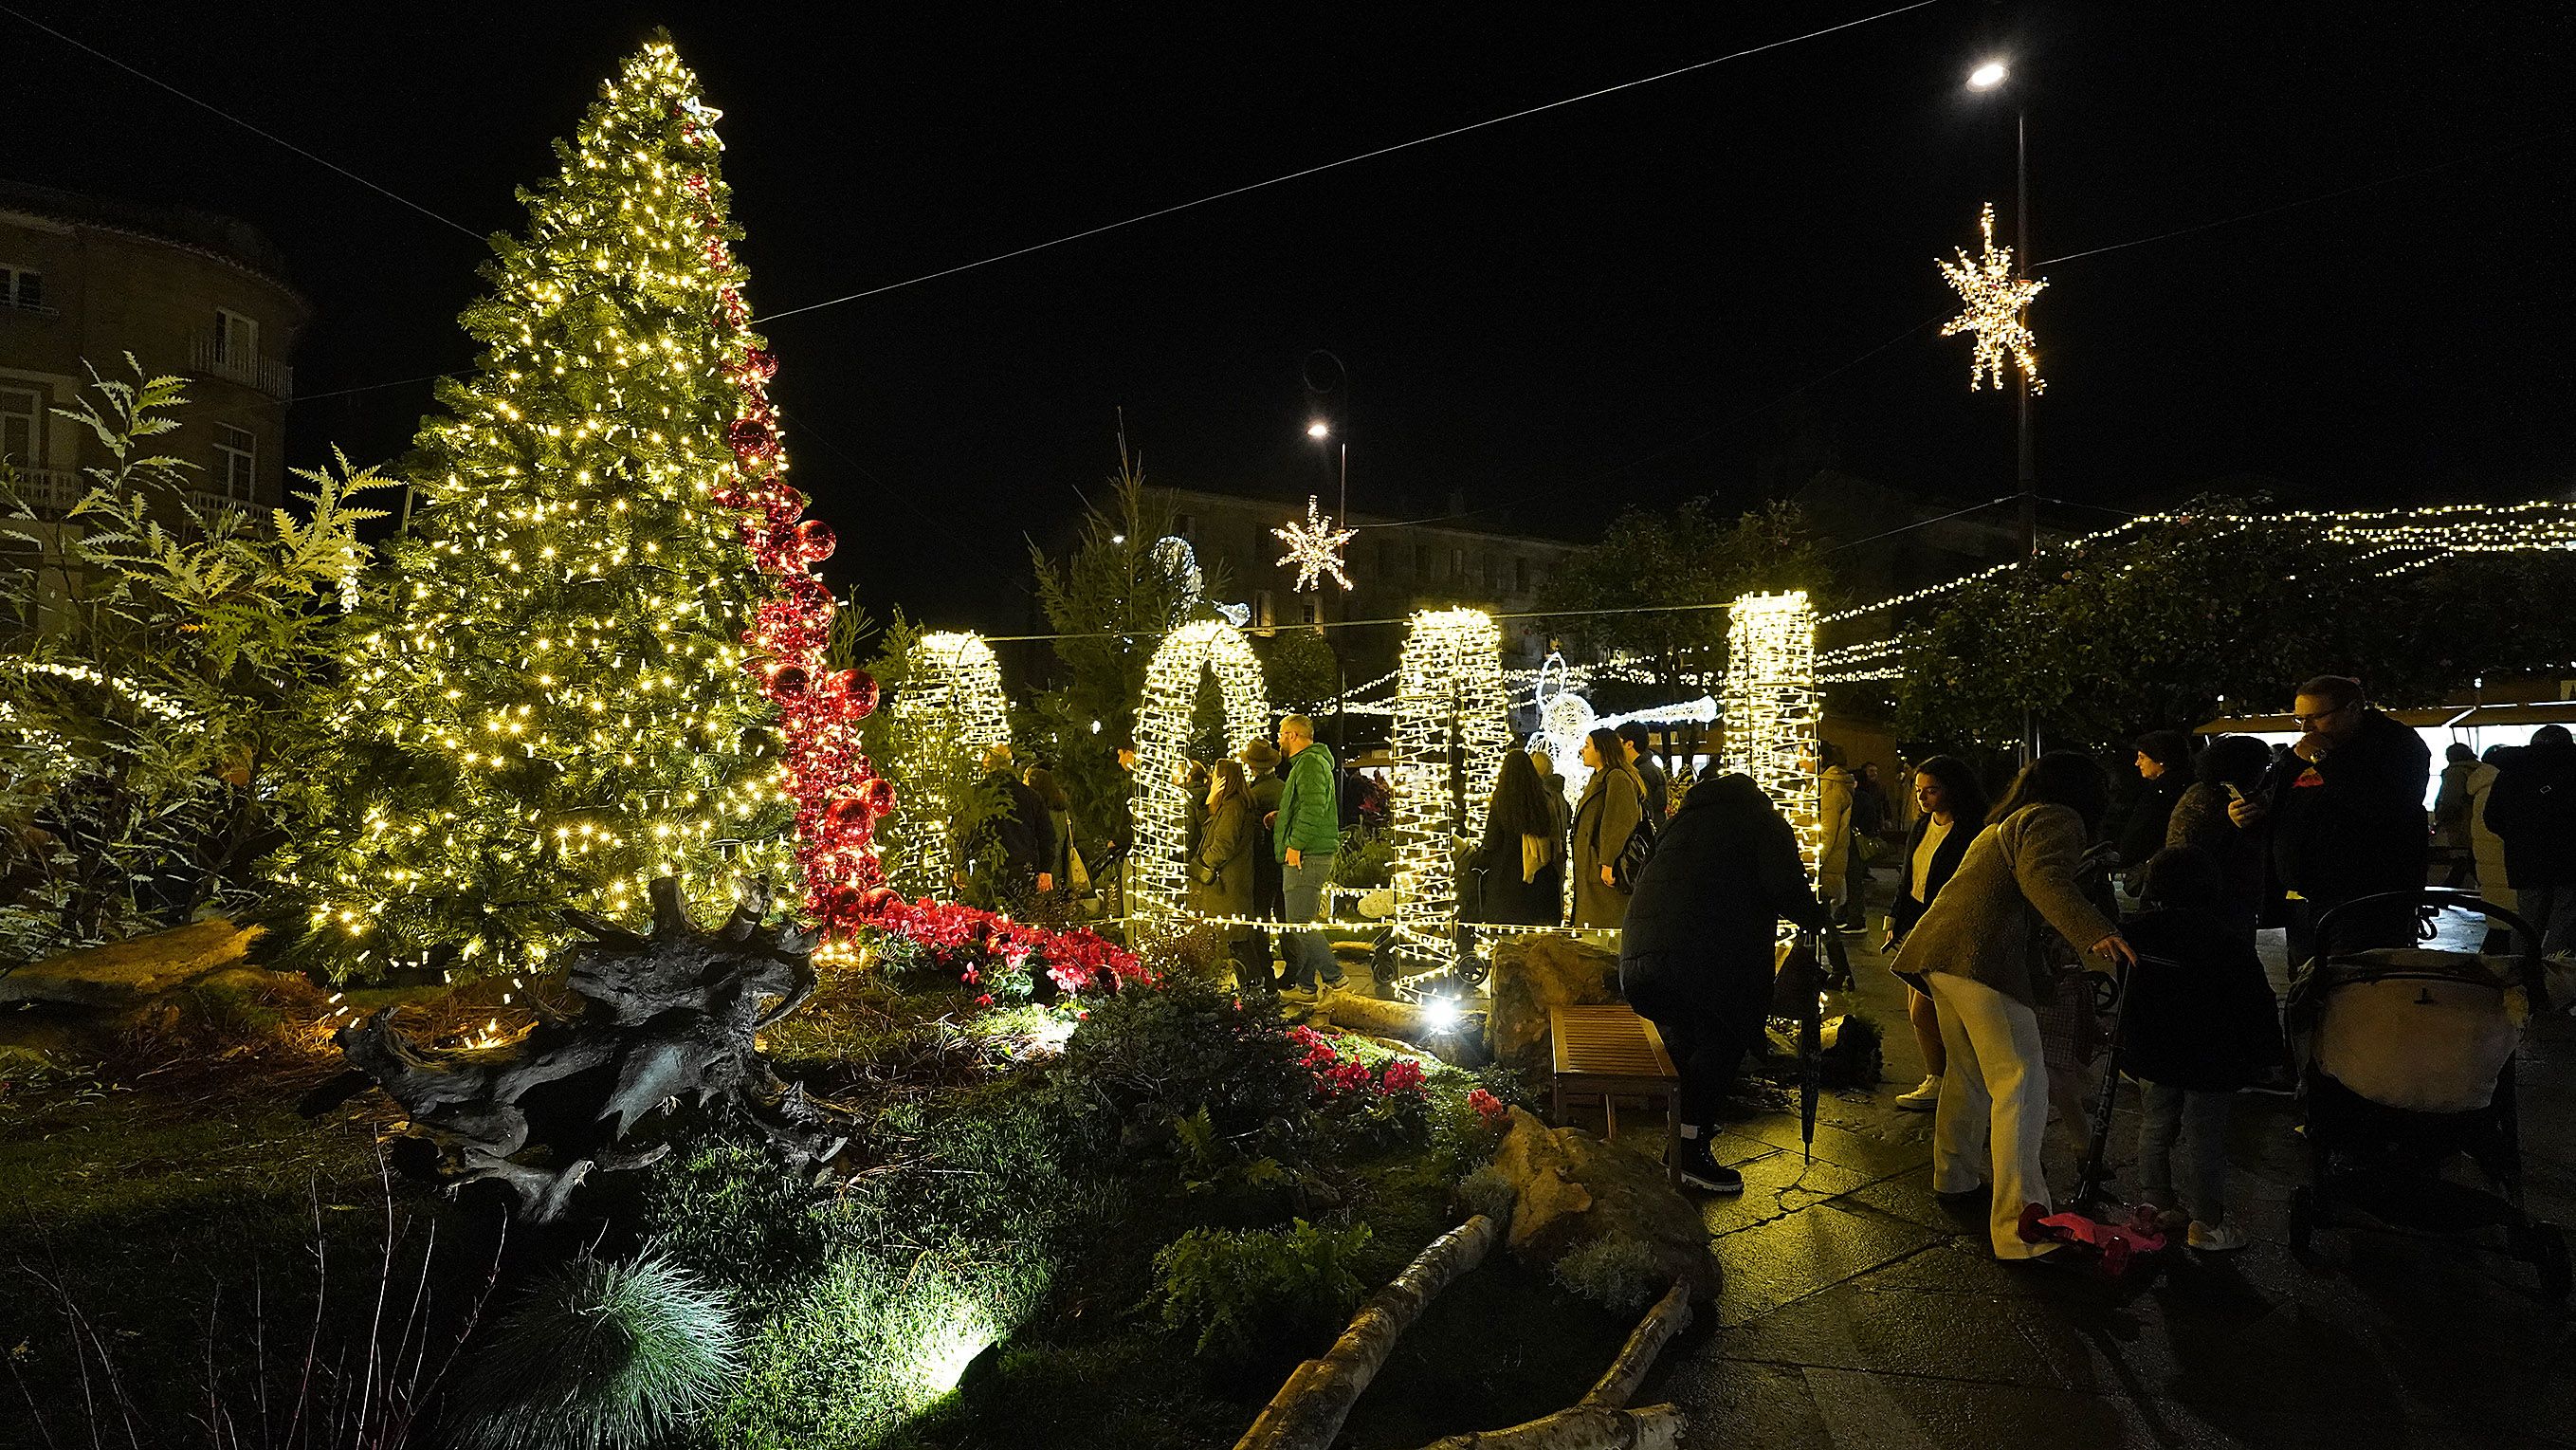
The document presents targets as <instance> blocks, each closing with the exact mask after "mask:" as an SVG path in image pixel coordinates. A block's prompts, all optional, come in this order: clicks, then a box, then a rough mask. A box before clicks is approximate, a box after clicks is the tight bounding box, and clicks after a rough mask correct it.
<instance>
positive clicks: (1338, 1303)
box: [1154, 1218, 1369, 1361]
mask: <svg viewBox="0 0 2576 1450" xmlns="http://www.w3.org/2000/svg"><path fill="white" fill-rule="evenodd" d="M1368 1245H1369V1227H1368V1225H1367V1224H1364V1223H1354V1224H1351V1225H1350V1226H1348V1227H1346V1228H1342V1229H1323V1228H1317V1227H1315V1226H1314V1225H1313V1224H1310V1223H1308V1222H1306V1221H1305V1220H1304V1219H1302V1218H1301V1219H1296V1220H1293V1221H1292V1222H1291V1223H1290V1224H1289V1226H1288V1227H1286V1228H1284V1229H1269V1230H1254V1231H1249V1232H1240V1233H1238V1232H1233V1231H1230V1230H1226V1229H1213V1228H1194V1229H1191V1230H1190V1231H1189V1232H1188V1233H1185V1234H1183V1235H1181V1236H1180V1237H1179V1238H1177V1239H1175V1240H1173V1241H1172V1243H1171V1244H1170V1245H1169V1246H1168V1247H1166V1248H1165V1249H1164V1250H1163V1251H1162V1252H1161V1253H1159V1254H1156V1255H1155V1256H1154V1288H1155V1292H1156V1296H1157V1297H1158V1298H1159V1299H1160V1300H1161V1301H1162V1309H1163V1322H1164V1324H1165V1325H1167V1326H1169V1327H1171V1328H1173V1329H1177V1330H1180V1331H1182V1332H1184V1333H1192V1334H1195V1335H1196V1336H1197V1340H1196V1348H1197V1350H1198V1353H1200V1354H1201V1355H1203V1356H1207V1357H1210V1358H1213V1359H1217V1360H1220V1361H1229V1360H1230V1361H1240V1360H1243V1359H1247V1358H1250V1357H1251V1356H1252V1355H1253V1354H1255V1353H1256V1352H1258V1351H1259V1350H1261V1349H1262V1348H1263V1347H1265V1346H1276V1345H1281V1344H1296V1343H1300V1342H1303V1341H1304V1340H1307V1339H1309V1338H1315V1337H1319V1336H1321V1335H1323V1334H1328V1333H1330V1332H1331V1330H1332V1329H1333V1328H1334V1327H1336V1326H1338V1325H1340V1324H1341V1323H1342V1321H1343V1320H1344V1319H1346V1318H1348V1317H1349V1315H1350V1312H1351V1309H1352V1307H1353V1306H1354V1305H1356V1304H1358V1303H1359V1302H1360V1294H1361V1292H1362V1286H1361V1284H1360V1278H1359V1275H1358V1274H1357V1273H1356V1272H1354V1271H1353V1268H1352V1265H1353V1264H1354V1263H1356V1262H1357V1260H1358V1258H1359V1256H1360V1254H1361V1253H1362V1252H1363V1251H1365V1250H1366V1249H1367V1248H1368Z"/></svg>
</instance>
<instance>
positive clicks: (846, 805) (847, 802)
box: [823, 795, 876, 833]
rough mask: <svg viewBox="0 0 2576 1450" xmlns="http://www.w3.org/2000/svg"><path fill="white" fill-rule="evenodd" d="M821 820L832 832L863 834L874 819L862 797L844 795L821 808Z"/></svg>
mask: <svg viewBox="0 0 2576 1450" xmlns="http://www.w3.org/2000/svg"><path fill="white" fill-rule="evenodd" d="M823 819H824V820H825V821H826V822H828V823H830V825H831V826H832V828H833V829H834V830H839V831H851V832H858V833H864V832H866V830H867V829H868V826H869V824H870V823H871V822H872V821H874V820H875V819H876V812H874V811H872V810H870V809H869V808H868V802H867V799H866V798H865V797H863V796H854V795H845V796H842V797H840V798H839V799H837V800H835V801H833V802H832V803H831V804H830V805H828V806H825V807H823Z"/></svg>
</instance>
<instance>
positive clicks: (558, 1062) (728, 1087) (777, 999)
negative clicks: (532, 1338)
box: [305, 877, 848, 1223]
mask: <svg viewBox="0 0 2576 1450" xmlns="http://www.w3.org/2000/svg"><path fill="white" fill-rule="evenodd" d="M651 897H652V902H653V928H652V931H651V932H650V933H649V934H638V933H636V932H633V931H630V930H628V929H626V928H625V927H622V926H619V925H617V924H616V923H614V922H610V921H605V920H602V919H601V918H599V917H595V916H592V915H589V914H588V913H586V912H579V911H567V912H566V913H564V915H565V919H566V920H568V921H570V922H571V923H572V924H573V925H574V926H575V927H578V928H579V929H580V930H582V931H583V932H585V933H587V934H588V935H589V936H590V937H592V938H593V940H592V941H590V942H586V943H584V944H582V945H581V946H579V947H576V948H575V949H574V954H573V956H572V958H571V968H570V973H569V977H570V985H571V988H572V990H573V992H574V993H575V994H576V995H578V996H579V997H580V998H581V999H582V1002H583V1010H582V1011H581V1013H580V1014H579V1015H578V1016H574V1017H554V1018H550V1019H548V1020H544V1021H541V1022H539V1024H538V1025H537V1026H536V1028H535V1029H534V1030H532V1031H531V1032H529V1034H528V1035H527V1036H526V1037H525V1038H522V1039H521V1040H519V1041H517V1042H515V1043H512V1044H510V1045H508V1046H506V1047H501V1048H492V1049H486V1050H479V1051H462V1052H440V1053H425V1052H423V1051H421V1050H420V1049H418V1048H416V1047H414V1046H413V1045H412V1044H410V1043H408V1042H406V1041H404V1040H403V1039H402V1037H401V1036H400V1035H399V1034H398V1033H397V1032H396V1031H395V1030H394V1027H393V1023H392V1020H391V1018H392V1014H391V1012H390V1010H388V1011H383V1012H378V1013H376V1014H374V1015H373V1016H370V1017H368V1018H367V1019H366V1020H365V1021H363V1022H358V1023H354V1024H352V1025H350V1026H347V1027H343V1028H341V1029H340V1030H339V1032H338V1033H337V1034H335V1036H334V1040H335V1041H336V1042H337V1043H338V1044H339V1047H340V1051H341V1054H342V1055H343V1056H344V1057H346V1058H347V1059H348V1062H349V1065H350V1068H351V1069H352V1071H351V1072H350V1073H348V1074H344V1075H343V1079H342V1081H341V1082H340V1083H334V1084H329V1085H326V1086H325V1087H323V1088H321V1089H318V1090H317V1091H316V1092H315V1093H314V1094H313V1095H312V1096H311V1097H308V1098H307V1099H306V1104H305V1110H306V1111H307V1112H308V1113H312V1112H318V1111H320V1110H322V1108H327V1107H328V1106H330V1105H331V1104H332V1103H334V1102H337V1101H341V1100H345V1099H346V1097H348V1096H349V1093H350V1091H352V1090H354V1089H353V1088H352V1087H351V1086H347V1085H346V1084H351V1083H364V1082H372V1083H373V1084H375V1085H376V1086H378V1087H381V1088H383V1089H384V1090H385V1092H386V1093H388V1094H389V1095H391V1096H392V1098H393V1099H394V1101H396V1102H398V1103H400V1104H402V1106H403V1107H404V1109H405V1110H407V1111H408V1112H409V1113H410V1115H411V1126H412V1129H413V1132H414V1135H415V1139H416V1140H417V1141H419V1142H421V1143H422V1145H423V1147H422V1148H421V1149H418V1150H414V1153H413V1154H410V1155H405V1156H409V1157H412V1158H414V1159H426V1160H429V1161H428V1164H427V1166H429V1167H430V1168H431V1169H432V1171H433V1172H434V1173H435V1175H436V1176H437V1177H438V1178H439V1179H440V1180H441V1181H442V1182H443V1183H444V1184H445V1185H446V1186H447V1187H448V1189H449V1190H450V1191H451V1192H452V1191H454V1190H456V1189H458V1188H461V1187H463V1186H464V1185H465V1184H467V1183H471V1182H476V1181H479V1180H482V1179H494V1180H497V1181H499V1182H501V1183H503V1184H505V1185H507V1186H508V1187H509V1189H510V1190H511V1193H512V1195H513V1196H514V1198H515V1201H516V1211H517V1216H518V1217H519V1218H520V1219H521V1220H522V1221H523V1222H530V1223H547V1222H551V1221H552V1220H554V1219H556V1218H557V1217H559V1216H561V1215H562V1213H563V1211H564V1208H565V1206H566V1204H567V1203H568V1202H569V1201H570V1199H571V1196H572V1193H573V1191H574V1190H575V1189H577V1188H579V1187H580V1186H581V1184H582V1182H583V1181H584V1180H585V1179H586V1178H588V1177H589V1176H590V1175H591V1174H592V1173H595V1172H617V1171H620V1170H624V1169H631V1168H641V1167H643V1166H645V1165H647V1164H649V1163H653V1162H656V1161H658V1160H659V1159H660V1158H661V1157H662V1156H663V1155H664V1154H665V1153H667V1152H669V1151H670V1145H669V1144H668V1143H630V1142H628V1141H627V1139H628V1136H629V1135H630V1134H631V1133H633V1132H634V1131H635V1130H636V1128H637V1127H638V1125H639V1124H641V1123H643V1122H644V1120H645V1119H647V1118H649V1117H651V1116H652V1115H653V1114H654V1113H656V1112H657V1111H659V1110H660V1109H662V1108H663V1107H664V1106H666V1105H668V1104H671V1103H673V1102H675V1101H679V1100H686V1101H688V1102H691V1103H693V1104H695V1105H698V1106H701V1107H704V1106H708V1105H711V1104H714V1105H726V1106H731V1107H733V1108H735V1109H737V1110H739V1111H740V1113H741V1114H742V1116H743V1117H744V1118H746V1119H748V1120H749V1121H750V1122H751V1123H753V1124H754V1125H756V1126H757V1127H759V1128H760V1130H761V1131H762V1132H764V1133H766V1134H767V1135H768V1136H769V1138H770V1139H771V1140H772V1141H773V1142H774V1143H775V1144H776V1145H777V1146H778V1147H779V1149H780V1150H781V1151H782V1152H783V1153H785V1154H786V1156H787V1158H788V1160H789V1162H790V1164H791V1165H792V1166H793V1167H794V1168H795V1169H796V1171H798V1172H799V1173H804V1174H812V1173H815V1172H818V1171H819V1170H820V1169H821V1168H822V1166H823V1165H824V1164H826V1163H828V1162H829V1161H830V1160H831V1159H833V1158H834V1157H836V1156H838V1155H839V1153H840V1151H841V1148H842V1146H843V1145H844V1144H845V1143H846V1142H847V1141H848V1134H847V1132H846V1131H845V1130H843V1129H842V1128H840V1127H839V1126H838V1125H836V1124H835V1123H834V1122H833V1121H832V1119H831V1115H829V1114H828V1113H826V1112H824V1111H823V1110H822V1109H821V1108H819V1107H817V1106H816V1105H815V1104H813V1103H811V1102H809V1101H807V1099H806V1097H805V1094H804V1090H803V1088H802V1087H801V1086H798V1085H791V1084H788V1083H783V1082H781V1081H780V1080H779V1078H778V1076H777V1074H776V1073H774V1072H772V1071H771V1070H770V1066H769V1062H768V1059H767V1058H766V1057H764V1056H763V1055H762V1054H761V1052H760V1050H759V1048H758V1047H757V1046H756V1044H755V1038H756V1036H757V1034H758V1033H759V1032H760V1031H761V1030H762V1029H763V1028H766V1027H767V1026H769V1025H770V1024H771V1023H773V1022H776V1021H778V1020H779V1019H780V1018H782V1017H785V1016H787V1015H788V1014H789V1013H791V1012H794V1011H795V1010H796V1009H797V1008H799V1007H801V1006H803V1005H804V1004H805V1001H806V999H807V998H808V997H810V996H812V995H813V992H814V988H815V977H814V969H813V966H812V965H811V962H810V961H809V954H810V953H811V952H812V950H813V947H814V940H815V939H814V937H813V935H812V934H811V933H809V932H802V931H792V930H789V929H787V928H784V927H772V926H764V925H763V924H762V918H763V917H764V916H765V915H766V914H767V905H768V904H767V902H766V900H756V901H751V902H746V903H744V904H743V905H740V906H737V907H736V908H735V909H734V913H733V916H732V918H731V919H730V920H729V921H727V922H726V923H725V925H724V927H723V928H722V929H720V930H718V931H715V932H712V933H710V932H703V931H700V930H698V928H697V926H696V925H695V923H693V922H692V921H691V920H690V919H689V912H688V906H687V903H686V902H685V901H683V900H682V898H681V895H680V887H679V883H678V882H676V881H674V880H672V879H670V878H668V877H664V878H662V879H660V880H656V881H655V882H653V883H652V887H651ZM317 1102H318V1103H319V1104H320V1106H319V1107H317V1106H316V1104H317Z"/></svg>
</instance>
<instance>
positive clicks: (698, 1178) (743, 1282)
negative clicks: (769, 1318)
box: [643, 1136, 832, 1310]
mask: <svg viewBox="0 0 2576 1450" xmlns="http://www.w3.org/2000/svg"><path fill="white" fill-rule="evenodd" d="M828 1214H829V1206H828V1204H826V1203H824V1202H822V1201H820V1200H819V1199H818V1197H817V1195H816V1194H815V1193H814V1191H813V1189H812V1188H811V1187H809V1186H808V1185H807V1184H805V1183H803V1182H800V1181H799V1180H798V1179H797V1178H796V1177H795V1175H793V1174H790V1173H789V1172H787V1170H786V1169H785V1168H784V1167H782V1166H781V1165H780V1164H779V1162H778V1160H777V1158H776V1157H775V1156H774V1155H772V1154H771V1153H770V1151H769V1149H768V1147H767V1146H766V1145H764V1144H761V1143H757V1142H753V1141H750V1140H748V1139H745V1138H735V1137H731V1136H721V1137H710V1138H707V1139H704V1140H702V1141H700V1142H698V1143H696V1144H694V1145H692V1146H691V1147H690V1148H688V1149H687V1150H686V1151H684V1152H679V1153H674V1154H672V1155H671V1156H670V1157H669V1158H668V1159H665V1160H664V1161H663V1163H662V1164H660V1165H659V1166H657V1167H656V1168H655V1169H654V1170H653V1172H652V1173H651V1174H650V1175H649V1177H648V1178H647V1179H646V1182H645V1184H644V1202H643V1222H644V1228H645V1231H646V1232H647V1233H648V1234H650V1235H651V1236H652V1237H653V1239H654V1241H655V1242H657V1243H659V1244H660V1245H662V1247H663V1248H664V1249H665V1250H666V1251H668V1252H669V1253H670V1254H671V1255H672V1256H673V1257H674V1258H676V1259H678V1260H679V1262H681V1263H682V1264H685V1265H687V1266H688V1267H689V1268H691V1269H693V1270H695V1271H697V1272H698V1273H700V1274H703V1275H705V1276H707V1277H708V1278H709V1279H711V1280H713V1281H714V1282H716V1283H718V1284H722V1285H724V1286H725V1287H726V1288H727V1289H729V1290H731V1291H732V1292H733V1293H734V1294H735V1295H737V1296H738V1297H739V1298H740V1299H741V1300H742V1303H743V1306H744V1308H746V1309H749V1310H761V1309H765V1308H767V1307H768V1306H770V1305H772V1304H774V1303H776V1302H777V1301H779V1300H780V1299H782V1298H785V1297H787V1296H788V1295H790V1294H792V1293H794V1292H795V1290H796V1289H797V1287H798V1286H800V1285H802V1284H805V1283H807V1282H809V1281H811V1280H812V1279H813V1278H815V1277H816V1276H818V1275H820V1274H821V1273H822V1272H823V1271H824V1270H825V1269H826V1268H827V1267H828V1266H829V1264H830V1261H831V1250H832V1233H831V1226H830V1224H829V1222H828Z"/></svg>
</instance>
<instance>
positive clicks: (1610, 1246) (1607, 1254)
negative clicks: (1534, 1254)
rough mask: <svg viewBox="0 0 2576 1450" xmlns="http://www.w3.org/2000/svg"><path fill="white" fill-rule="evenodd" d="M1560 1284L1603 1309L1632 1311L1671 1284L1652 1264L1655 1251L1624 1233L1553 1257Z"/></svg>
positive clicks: (1658, 1294) (1630, 1312) (1648, 1301)
mask: <svg viewBox="0 0 2576 1450" xmlns="http://www.w3.org/2000/svg"><path fill="white" fill-rule="evenodd" d="M1553 1277H1554V1278H1555V1280H1556V1282H1557V1284H1558V1285H1559V1287H1561V1288H1563V1289H1564V1290H1565V1291H1566V1292H1567V1293H1569V1294H1573V1295H1575V1296H1576V1297H1578V1298H1583V1299H1589V1300H1591V1301H1592V1302H1593V1303H1595V1304H1598V1305H1600V1306H1601V1307H1602V1308H1604V1309H1609V1310H1612V1311H1615V1312H1617V1313H1622V1314H1634V1313H1636V1312H1637V1311H1639V1310H1641V1309H1643V1308H1645V1307H1646V1306H1647V1305H1649V1304H1652V1303H1653V1302H1655V1300H1656V1299H1657V1298H1659V1297H1661V1296H1662V1294H1663V1292H1664V1291H1665V1290H1666V1289H1668V1288H1670V1287H1671V1285H1670V1284H1668V1283H1666V1282H1665V1277H1664V1273H1663V1271H1662V1270H1661V1269H1660V1268H1658V1267H1657V1266H1656V1264H1655V1251H1654V1250H1653V1249H1650V1248H1648V1247H1647V1246H1646V1245H1645V1244H1644V1243H1643V1242H1641V1241H1639V1240H1637V1239H1634V1238H1627V1237H1623V1236H1612V1237H1608V1238H1598V1239H1594V1240H1593V1241H1592V1242H1590V1243H1588V1244H1585V1245H1583V1246H1582V1247H1580V1248H1576V1249H1572V1250H1569V1251H1568V1252H1567V1253H1566V1254H1565V1256H1564V1257H1562V1258H1560V1259H1558V1260H1557V1261H1556V1268H1555V1271H1554V1273H1553Z"/></svg>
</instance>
